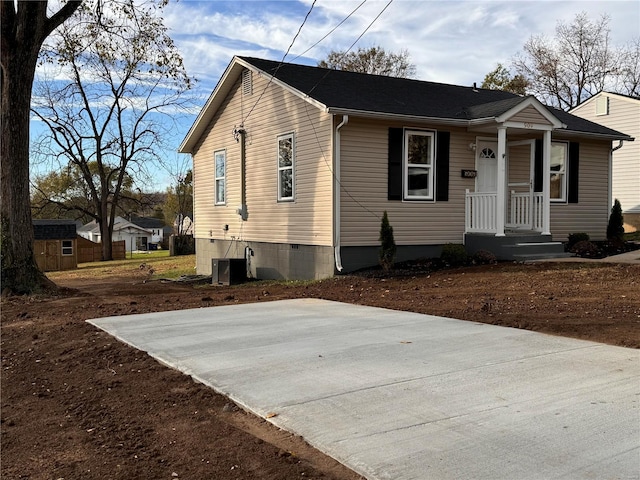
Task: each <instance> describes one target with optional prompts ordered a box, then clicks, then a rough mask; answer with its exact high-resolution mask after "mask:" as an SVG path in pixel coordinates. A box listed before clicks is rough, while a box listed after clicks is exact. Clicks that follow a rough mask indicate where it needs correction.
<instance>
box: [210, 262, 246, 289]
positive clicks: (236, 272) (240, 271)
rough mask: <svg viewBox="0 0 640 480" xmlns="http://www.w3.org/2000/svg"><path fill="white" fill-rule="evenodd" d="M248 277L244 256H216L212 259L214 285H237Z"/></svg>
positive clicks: (212, 282) (212, 281)
mask: <svg viewBox="0 0 640 480" xmlns="http://www.w3.org/2000/svg"><path fill="white" fill-rule="evenodd" d="M246 279H247V261H246V260H245V259H244V258H214V259H212V260H211V284H212V285H236V284H238V283H242V282H244V281H245V280H246Z"/></svg>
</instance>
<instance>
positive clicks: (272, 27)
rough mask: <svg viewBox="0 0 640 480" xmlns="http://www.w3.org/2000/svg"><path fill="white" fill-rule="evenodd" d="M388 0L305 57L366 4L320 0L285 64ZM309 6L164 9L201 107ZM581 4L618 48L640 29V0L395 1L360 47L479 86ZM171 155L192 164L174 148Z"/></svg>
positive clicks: (278, 51) (340, 46) (368, 6)
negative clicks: (405, 56) (605, 24)
mask: <svg viewBox="0 0 640 480" xmlns="http://www.w3.org/2000/svg"><path fill="white" fill-rule="evenodd" d="M388 2H389V0H366V2H365V3H364V4H363V5H362V6H361V7H360V8H359V9H358V10H357V11H356V12H355V13H354V14H353V15H352V16H351V17H350V18H349V19H348V20H347V21H345V23H344V24H342V26H340V27H339V28H338V29H337V30H336V31H335V32H333V33H332V34H331V35H329V36H328V37H327V38H326V39H325V40H324V41H323V42H321V43H320V44H319V45H317V46H316V47H314V48H313V49H311V50H309V51H308V52H306V53H304V54H303V52H305V51H306V50H307V49H308V48H309V47H311V46H312V45H313V44H314V43H316V42H317V41H318V40H319V39H321V38H322V37H323V36H324V35H326V34H327V33H328V32H329V31H331V30H332V29H333V28H334V27H335V26H336V25H338V23H340V22H341V21H342V20H343V19H344V18H345V17H347V15H349V13H350V12H352V11H353V10H354V9H355V8H356V7H358V5H360V4H361V3H363V0H317V2H316V4H315V6H314V7H313V10H312V11H311V13H310V15H309V17H308V19H307V21H306V23H305V25H304V27H303V28H302V30H301V32H300V34H299V36H298V38H297V39H296V41H295V43H294V44H293V46H292V48H291V51H290V53H289V55H288V56H287V57H286V59H285V61H294V62H295V63H303V64H307V65H316V64H317V62H318V61H319V60H321V59H323V58H325V57H326V55H327V54H328V53H329V52H330V51H331V50H345V49H347V48H348V47H349V46H350V45H351V44H352V43H353V42H354V41H355V40H356V38H358V36H359V35H361V34H362V32H363V31H364V30H365V29H366V28H367V26H369V24H370V23H371V22H372V21H373V19H374V18H375V17H376V16H377V15H378V14H379V13H380V12H381V10H383V8H384V7H385V6H386V5H387V3H388ZM311 4H312V0H300V1H297V0H279V1H263V0H252V1H243V0H236V1H217V0H206V1H196V0H179V1H178V2H175V1H173V0H172V1H171V3H170V4H169V5H168V6H167V7H166V8H165V11H164V17H165V24H166V25H167V26H168V27H169V29H170V35H171V37H172V38H173V39H174V41H175V43H176V45H177V47H178V49H179V50H180V51H181V53H182V55H183V57H184V61H185V66H186V68H187V71H188V73H189V74H190V75H191V76H194V77H196V78H197V79H198V83H197V86H196V90H195V92H194V94H195V95H196V103H197V105H198V106H201V105H203V104H204V102H205V101H206V98H207V97H208V95H209V94H210V93H211V92H212V91H213V89H214V88H215V85H216V83H217V81H218V79H219V78H220V75H221V74H222V73H223V72H224V70H225V68H226V67H227V65H228V64H229V62H230V61H231V59H232V57H233V56H234V55H244V56H254V57H260V58H267V59H272V60H281V59H282V57H283V55H284V53H285V51H286V50H287V48H288V47H289V45H290V44H291V42H292V40H293V38H294V36H295V34H296V32H297V31H298V29H299V27H300V25H301V23H302V21H303V20H304V18H305V15H307V12H308V11H309V9H310V7H311ZM582 11H585V12H587V13H588V15H589V17H590V18H591V19H592V20H596V19H598V18H599V17H600V16H601V15H602V14H608V15H609V16H610V27H611V39H612V42H613V44H614V45H622V44H624V43H627V42H629V41H631V40H632V39H633V38H634V37H638V36H640V2H639V1H638V0H625V1H589V0H582V1H553V0H538V1H519V0H510V1H502V0H476V1H457V0H447V1H430V0H393V1H392V3H391V4H390V5H389V6H388V7H387V9H386V10H385V11H384V13H382V15H381V16H380V17H379V18H378V20H377V21H375V22H374V23H373V25H372V26H371V27H370V29H369V30H368V31H367V33H366V34H365V35H364V36H363V38H362V39H361V40H360V41H359V42H358V43H357V44H356V45H355V47H354V49H357V47H363V48H368V47H371V46H374V45H375V46H381V47H383V48H384V49H385V50H387V51H388V52H399V51H400V50H403V49H406V50H407V51H408V52H409V55H410V60H411V62H412V63H413V64H415V65H416V67H417V72H416V77H417V78H418V79H421V80H429V81H436V82H443V83H453V84H459V85H472V84H473V82H477V83H478V84H480V83H482V81H483V79H484V76H485V75H486V74H487V73H488V72H489V71H491V70H493V69H494V68H495V66H496V64H497V63H498V62H501V63H503V64H505V65H508V64H509V61H510V59H511V58H512V57H513V56H514V55H515V54H516V53H518V52H520V51H522V46H523V45H524V43H525V42H526V41H527V40H528V39H529V37H530V36H531V35H546V36H548V37H552V36H553V35H554V30H555V27H556V24H557V22H558V21H563V22H565V23H571V21H572V20H573V19H574V17H575V15H576V14H577V13H580V12H582ZM299 55H302V56H300V57H298V56H299ZM296 57H298V58H296ZM294 59H295V60H294ZM194 119H195V112H194V115H193V117H192V118H187V119H185V120H184V121H183V122H182V123H181V124H180V125H179V128H178V129H177V130H176V131H175V150H177V148H178V146H179V144H180V142H181V140H182V139H183V138H184V136H185V135H186V133H187V131H188V129H189V127H190V126H191V123H192V122H193V120H194ZM167 157H168V158H170V159H172V161H175V162H177V163H181V162H182V163H184V162H185V159H184V158H183V159H180V156H179V155H178V154H176V153H175V151H170V152H167ZM174 159H175V160H174ZM168 182H170V177H169V176H168V175H165V174H162V173H160V174H158V175H157V177H156V185H155V187H156V188H161V189H163V188H164V187H165V186H166V184H167V183H168Z"/></svg>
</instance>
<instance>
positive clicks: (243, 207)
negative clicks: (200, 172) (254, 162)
mask: <svg viewBox="0 0 640 480" xmlns="http://www.w3.org/2000/svg"><path fill="white" fill-rule="evenodd" d="M236 133H237V134H238V135H239V137H240V207H238V210H237V213H238V215H240V218H242V220H243V221H246V220H247V192H246V190H247V189H246V180H245V161H246V153H245V144H246V136H247V132H246V130H245V129H244V128H243V127H242V126H240V128H239V129H237V130H236Z"/></svg>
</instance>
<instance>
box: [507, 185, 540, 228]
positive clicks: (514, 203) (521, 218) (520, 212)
mask: <svg viewBox="0 0 640 480" xmlns="http://www.w3.org/2000/svg"><path fill="white" fill-rule="evenodd" d="M532 197H533V198H532ZM532 199H533V201H532ZM510 200H511V201H510V208H509V210H510V213H511V217H510V221H509V226H510V227H512V228H523V229H527V230H529V229H530V230H533V231H536V232H541V231H542V213H543V211H544V210H543V207H544V203H543V201H542V193H541V192H534V193H533V195H531V194H530V193H529V192H515V191H512V192H511V199H510Z"/></svg>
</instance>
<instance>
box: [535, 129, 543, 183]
mask: <svg viewBox="0 0 640 480" xmlns="http://www.w3.org/2000/svg"><path fill="white" fill-rule="evenodd" d="M535 148H536V151H535V152H534V165H533V191H534V192H541V191H542V180H543V178H544V172H543V171H542V169H543V168H544V162H543V161H542V140H536V147H535Z"/></svg>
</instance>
